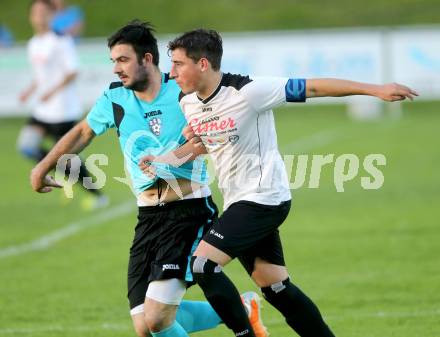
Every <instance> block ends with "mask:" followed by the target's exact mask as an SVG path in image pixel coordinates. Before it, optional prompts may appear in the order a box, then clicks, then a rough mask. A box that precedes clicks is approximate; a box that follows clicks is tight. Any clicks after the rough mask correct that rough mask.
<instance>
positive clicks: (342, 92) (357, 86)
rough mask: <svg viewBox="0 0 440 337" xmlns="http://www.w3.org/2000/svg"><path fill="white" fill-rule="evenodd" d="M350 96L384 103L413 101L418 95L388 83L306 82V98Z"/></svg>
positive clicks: (324, 80) (335, 80)
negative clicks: (367, 97)
mask: <svg viewBox="0 0 440 337" xmlns="http://www.w3.org/2000/svg"><path fill="white" fill-rule="evenodd" d="M350 95H367V96H375V97H378V98H380V99H382V100H384V101H388V102H394V101H403V100H405V99H407V98H408V99H410V100H413V99H414V97H415V96H418V95H419V94H418V93H417V92H416V91H415V90H413V89H411V88H408V87H406V86H404V85H401V84H398V83H389V84H383V85H376V84H368V83H361V82H354V81H347V80H339V79H332V78H320V79H310V80H306V96H307V97H325V96H327V97H328V96H331V97H340V96H350Z"/></svg>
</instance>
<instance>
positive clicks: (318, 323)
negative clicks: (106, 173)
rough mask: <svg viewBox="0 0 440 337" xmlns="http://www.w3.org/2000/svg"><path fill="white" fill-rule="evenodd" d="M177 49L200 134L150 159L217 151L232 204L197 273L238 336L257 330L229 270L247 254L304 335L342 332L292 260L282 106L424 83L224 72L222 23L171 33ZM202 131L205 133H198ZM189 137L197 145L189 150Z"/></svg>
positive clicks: (177, 67) (386, 95) (387, 94)
mask: <svg viewBox="0 0 440 337" xmlns="http://www.w3.org/2000/svg"><path fill="white" fill-rule="evenodd" d="M169 50H170V51H171V54H172V57H171V61H172V69H171V72H170V75H171V76H172V78H174V79H175V80H176V82H177V83H178V84H179V86H180V87H181V89H182V93H181V94H180V96H179V100H180V106H181V108H182V110H183V112H184V113H185V116H186V118H187V120H188V124H189V127H190V128H191V129H192V130H190V131H189V132H188V136H189V137H188V138H189V139H191V141H190V142H188V143H187V144H186V146H185V147H182V148H180V149H177V150H176V151H174V153H173V154H171V155H170V154H167V155H165V156H162V157H153V156H147V157H144V158H142V160H141V162H140V167H141V168H142V169H143V170H144V172H146V173H147V174H154V173H155V171H154V170H152V171H149V170H150V167H151V166H152V165H150V164H148V163H145V161H148V162H149V163H151V162H153V167H154V165H159V164H160V163H162V164H163V163H170V161H169V160H170V159H173V158H174V160H175V163H177V164H179V163H178V162H179V161H181V160H182V159H187V160H189V159H193V158H196V157H197V155H198V154H200V153H209V154H210V156H211V158H212V159H213V162H214V167H215V171H216V174H217V177H218V179H219V187H220V189H221V191H222V194H223V197H224V212H223V214H222V215H221V217H220V218H219V219H218V221H217V222H215V223H214V224H213V226H212V227H211V229H210V230H209V232H208V233H207V234H206V235H205V236H204V237H203V239H202V240H201V242H200V244H199V246H198V247H197V249H196V251H195V253H194V256H193V257H192V259H191V268H192V272H193V275H194V279H195V280H196V282H197V283H198V284H199V285H200V287H201V288H202V289H203V292H204V294H205V296H206V298H207V299H208V301H209V302H210V303H211V304H212V306H213V307H214V308H215V309H216V311H217V312H218V314H219V315H220V317H221V318H222V320H223V321H224V322H225V324H226V325H227V326H228V327H229V328H230V329H231V330H233V332H234V333H235V335H236V336H247V337H253V336H255V335H254V333H253V331H252V329H251V328H250V325H249V323H247V321H246V313H245V311H244V310H243V308H242V306H241V305H240V297H239V295H238V292H237V290H236V288H235V287H234V285H233V284H232V282H231V281H230V280H229V279H228V277H227V276H226V275H225V274H224V273H223V271H222V268H223V267H224V266H225V265H227V264H228V263H229V262H230V261H231V260H232V259H234V258H236V257H238V258H239V260H240V262H241V264H242V265H243V266H244V268H245V269H246V271H247V272H248V273H249V275H250V276H251V277H252V279H253V280H254V282H255V283H256V284H257V286H258V287H260V288H261V291H262V293H263V295H264V297H265V298H266V300H267V301H268V302H269V303H270V304H272V305H273V306H274V307H275V308H276V309H278V310H279V311H280V312H281V313H282V315H283V316H284V317H285V319H286V322H287V324H288V325H289V326H290V327H291V328H292V329H293V330H295V331H296V332H297V333H298V334H299V335H300V336H307V337H331V336H334V335H333V333H332V332H331V330H330V329H329V327H328V326H327V324H326V323H325V322H324V320H323V318H322V316H321V314H320V312H319V310H318V308H317V306H316V305H315V304H314V303H313V302H312V301H311V300H310V299H309V298H308V297H307V296H306V295H305V294H304V293H303V292H302V291H301V290H300V289H299V288H298V287H297V286H295V285H294V284H293V283H292V281H291V279H290V277H289V274H288V271H287V268H286V266H285V262H284V255H283V249H282V245H281V240H280V235H279V231H278V227H279V226H280V225H281V224H282V223H283V221H284V220H285V219H286V217H287V215H288V213H289V210H290V204H291V201H290V200H291V194H290V190H289V180H288V178H287V175H286V171H285V167H284V162H283V160H282V158H281V155H280V154H279V152H278V146H277V137H276V131H275V123H274V118H273V113H272V109H273V108H276V107H277V106H280V105H282V104H285V103H286V102H304V101H305V99H306V97H318V96H347V95H371V96H376V97H379V98H381V99H383V100H386V101H397V100H404V99H406V98H410V99H412V98H413V96H415V95H417V93H415V92H414V91H413V90H411V89H409V88H407V87H405V86H401V85H397V84H389V85H370V84H364V83H358V82H351V81H345V80H336V79H316V80H304V79H288V78H269V77H267V78H259V79H251V78H249V77H248V76H242V75H233V74H223V73H222V72H221V71H220V65H221V58H222V53H223V47H222V39H221V37H220V35H219V34H218V33H217V32H216V31H212V30H209V31H208V30H202V29H200V30H195V31H192V32H188V33H185V34H183V35H182V36H180V37H178V38H176V39H175V40H173V41H171V42H170V43H169ZM199 137H200V138H199ZM196 139H199V140H201V142H202V143H193V142H194V141H195V140H196ZM189 144H193V145H194V146H193V149H191V151H189V152H186V150H187V149H188V148H189V146H188V145H189ZM202 144H203V145H202ZM182 162H185V160H182V161H181V162H180V163H182Z"/></svg>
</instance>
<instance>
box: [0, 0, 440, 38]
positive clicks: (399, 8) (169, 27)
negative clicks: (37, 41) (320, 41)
mask: <svg viewBox="0 0 440 337" xmlns="http://www.w3.org/2000/svg"><path fill="white" fill-rule="evenodd" d="M65 2H66V3H67V4H75V5H79V6H80V7H81V8H82V10H83V11H84V14H85V22H86V25H85V30H84V36H87V37H96V36H108V35H109V34H111V33H113V32H114V30H115V29H116V27H120V26H122V25H124V24H126V23H127V22H128V21H130V20H133V19H134V18H139V19H142V20H146V21H151V22H153V23H154V24H155V25H156V27H157V31H158V32H159V33H161V34H162V33H171V34H178V33H180V32H183V31H187V30H192V29H195V28H200V27H205V28H215V29H217V30H219V31H222V32H236V31H262V30H265V31H267V30H289V29H306V28H329V27H332V28H336V27H359V26H367V27H369V26H385V27H388V26H396V25H411V24H438V22H439V20H438V14H436V13H438V12H439V10H440V3H439V1H437V0H417V1H415V0H387V1H383V0H369V1H368V4H366V3H365V2H362V1H352V0H333V1H327V0H314V1H286V0H271V1H262V0H238V1H237V0H234V1H233V0H221V1H216V2H212V1H206V0H205V1H200V0H186V1H185V3H182V2H180V1H160V0H149V1H139V0H124V1H115V0H113V1H112V2H111V6H109V3H110V2H109V0H93V1H90V0H70V1H69V0H66V1H65ZM29 3H30V1H24V0H21V1H13V0H2V1H0V6H1V11H0V23H2V24H5V25H6V26H8V27H9V28H10V29H11V30H12V32H13V34H14V36H15V37H16V39H17V40H25V39H28V38H29V37H30V36H31V34H32V33H31V27H30V25H29V23H28V17H27V12H28V8H29ZM214 13H215V14H214Z"/></svg>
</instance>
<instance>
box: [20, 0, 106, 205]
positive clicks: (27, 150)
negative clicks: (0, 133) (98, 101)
mask: <svg viewBox="0 0 440 337" xmlns="http://www.w3.org/2000/svg"><path fill="white" fill-rule="evenodd" d="M54 13H55V7H54V5H53V3H52V2H51V1H50V0H34V1H33V2H32V4H31V7H30V15H29V19H30V22H31V25H32V28H33V30H34V36H33V37H32V38H31V40H30V41H29V43H28V55H29V62H30V64H31V66H32V82H31V84H30V85H29V87H28V88H27V89H26V90H24V91H23V93H22V94H21V95H20V97H19V99H20V101H21V102H23V103H24V102H26V101H27V100H28V99H29V98H30V97H31V96H32V95H33V96H34V97H35V103H33V112H32V117H31V118H30V120H29V121H28V123H27V124H26V125H25V126H24V127H23V128H22V130H21V132H20V135H19V137H18V141H17V146H18V149H19V151H20V152H21V153H22V154H23V155H24V156H25V157H27V158H30V159H33V160H35V161H40V160H41V159H43V157H44V156H45V155H46V154H47V151H46V149H45V148H44V147H43V141H44V137H45V136H48V137H50V138H52V139H53V140H55V141H57V140H58V139H60V138H61V137H62V136H63V135H64V134H65V133H66V132H67V131H69V130H70V129H71V128H72V127H73V126H74V125H75V123H76V122H77V121H78V120H79V119H80V118H81V116H82V110H81V105H80V103H79V97H78V94H77V92H76V87H75V79H76V77H77V75H78V60H77V54H76V49H75V45H74V42H73V40H72V38H71V37H69V36H59V35H57V34H55V33H54V32H53V31H51V29H50V23H51V20H52V16H53V14H54ZM84 177H90V174H89V172H88V171H87V169H86V167H85V166H84V165H83V164H82V165H81V166H80V168H79V179H81V180H82V179H83V178H84ZM87 191H88V192H89V193H91V194H90V195H89V196H88V197H86V198H84V200H83V202H82V204H83V206H84V207H85V208H86V209H94V208H99V207H104V206H106V205H107V204H108V198H107V197H106V196H105V195H103V194H101V193H100V191H99V190H96V189H87Z"/></svg>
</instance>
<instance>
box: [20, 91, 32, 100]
mask: <svg viewBox="0 0 440 337" xmlns="http://www.w3.org/2000/svg"><path fill="white" fill-rule="evenodd" d="M30 96H31V93H30V92H29V91H23V92H22V93H21V94H20V96H18V100H19V101H20V102H21V103H26V101H27V100H28V99H29V97H30Z"/></svg>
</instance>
